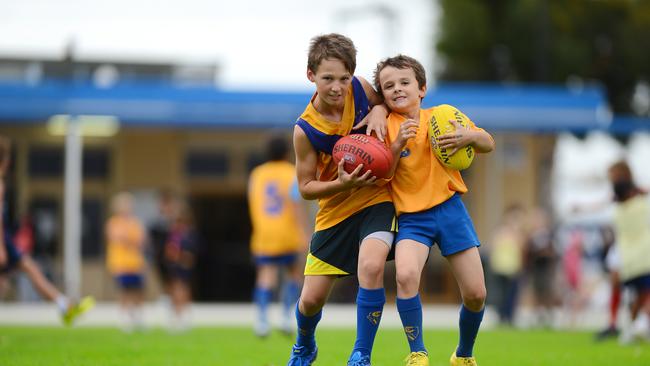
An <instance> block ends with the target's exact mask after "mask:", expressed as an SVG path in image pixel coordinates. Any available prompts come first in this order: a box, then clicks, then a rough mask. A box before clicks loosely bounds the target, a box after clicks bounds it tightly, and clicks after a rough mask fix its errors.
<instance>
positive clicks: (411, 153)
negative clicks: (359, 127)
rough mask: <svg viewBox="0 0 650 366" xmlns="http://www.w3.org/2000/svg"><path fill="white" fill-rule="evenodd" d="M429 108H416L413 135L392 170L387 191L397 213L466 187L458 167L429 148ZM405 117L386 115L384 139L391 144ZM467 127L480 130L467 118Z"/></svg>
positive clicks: (420, 208) (427, 206)
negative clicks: (444, 161) (417, 114)
mask: <svg viewBox="0 0 650 366" xmlns="http://www.w3.org/2000/svg"><path fill="white" fill-rule="evenodd" d="M434 108H435V107H433V108H429V109H421V110H420V125H419V127H418V131H417V135H416V136H415V137H414V138H412V139H409V140H408V142H407V143H406V146H404V149H402V152H401V154H400V158H399V162H398V165H397V169H396V170H395V174H394V175H393V177H392V178H391V179H390V184H389V186H390V191H391V196H392V198H393V203H394V204H395V210H396V211H397V215H400V214H401V213H404V212H419V211H424V210H428V209H430V208H431V207H433V206H436V205H439V204H441V203H442V202H444V201H446V200H448V199H449V198H450V197H451V196H453V195H454V193H456V192H458V193H465V192H467V187H466V186H465V182H464V181H463V177H462V176H461V175H460V172H459V171H458V170H454V169H451V168H448V167H446V166H445V165H443V164H442V163H441V162H440V161H439V160H438V158H436V156H435V155H434V154H433V151H432V150H431V146H430V142H429V138H428V136H427V135H428V130H429V129H428V122H429V119H430V118H431V115H432V113H433V109H434ZM405 121H406V117H404V116H402V115H400V114H397V113H391V114H390V115H389V116H388V126H387V136H386V139H387V141H388V143H389V144H391V143H392V142H393V141H395V139H396V138H397V136H398V134H399V128H400V126H401V124H402V123H403V122H405ZM469 125H470V128H472V129H477V130H481V129H480V128H478V127H476V125H474V123H473V122H472V121H471V120H470V121H469Z"/></svg>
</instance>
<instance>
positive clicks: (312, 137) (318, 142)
mask: <svg viewBox="0 0 650 366" xmlns="http://www.w3.org/2000/svg"><path fill="white" fill-rule="evenodd" d="M296 124H297V125H298V126H300V128H302V130H303V131H305V135H307V138H308V139H309V142H311V144H312V146H313V147H314V149H316V152H322V153H324V154H328V155H332V149H333V148H334V145H335V144H336V142H337V141H338V140H339V139H340V138H341V137H343V136H341V135H328V134H326V133H324V132H321V131H319V130H317V129H316V128H315V127H314V126H312V125H310V124H309V122H307V121H305V120H304V119H302V118H298V121H296Z"/></svg>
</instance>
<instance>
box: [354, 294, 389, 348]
mask: <svg viewBox="0 0 650 366" xmlns="http://www.w3.org/2000/svg"><path fill="white" fill-rule="evenodd" d="M385 303H386V294H385V293H384V289H383V288H378V289H374V290H367V289H365V288H361V287H359V292H358V293H357V340H356V341H355V342H354V349H353V350H352V353H354V352H355V351H359V352H361V353H362V354H364V355H367V356H370V354H371V353H372V345H373V343H374V342H375V335H377V329H379V322H380V321H381V314H382V310H383V309H384V304H385Z"/></svg>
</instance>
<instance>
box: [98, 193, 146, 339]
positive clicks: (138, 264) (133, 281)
mask: <svg viewBox="0 0 650 366" xmlns="http://www.w3.org/2000/svg"><path fill="white" fill-rule="evenodd" d="M111 209H112V211H113V214H112V216H111V217H110V218H109V219H108V222H107V223H106V243H107V249H106V261H107V266H108V270H109V272H110V273H111V275H112V276H113V278H114V279H115V282H116V285H117V288H118V291H119V300H120V306H121V314H120V315H121V316H122V326H123V329H124V330H125V331H131V330H134V329H135V330H139V329H142V328H143V326H144V322H143V314H142V302H143V299H144V270H145V260H144V229H143V227H142V224H141V223H140V220H139V219H138V218H137V217H136V216H135V215H134V214H133V197H132V196H131V194H130V193H127V192H120V193H118V194H116V195H115V196H114V197H113V200H112V204H111Z"/></svg>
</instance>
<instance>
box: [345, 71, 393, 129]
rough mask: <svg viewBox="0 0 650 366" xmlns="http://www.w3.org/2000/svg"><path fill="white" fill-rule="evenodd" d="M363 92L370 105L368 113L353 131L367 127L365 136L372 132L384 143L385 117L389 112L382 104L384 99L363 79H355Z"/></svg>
mask: <svg viewBox="0 0 650 366" xmlns="http://www.w3.org/2000/svg"><path fill="white" fill-rule="evenodd" d="M357 78H358V79H359V82H361V86H362V87H363V91H364V93H365V94H366V96H367V97H368V102H369V103H370V107H371V109H370V112H368V115H367V116H366V117H364V119H363V120H362V121H361V122H360V123H359V124H357V126H355V127H354V129H355V130H356V129H359V128H361V127H363V126H366V125H367V126H368V128H367V129H366V134H367V135H370V134H371V133H372V132H374V133H375V135H376V136H377V138H378V139H379V140H380V141H384V137H385V136H386V123H387V122H386V117H387V116H388V113H389V112H390V111H389V109H388V107H387V106H386V105H385V104H384V98H383V96H382V95H381V94H380V93H377V91H376V90H375V88H373V87H372V85H371V84H370V83H369V82H368V81H367V80H366V79H364V78H362V77H357Z"/></svg>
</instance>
